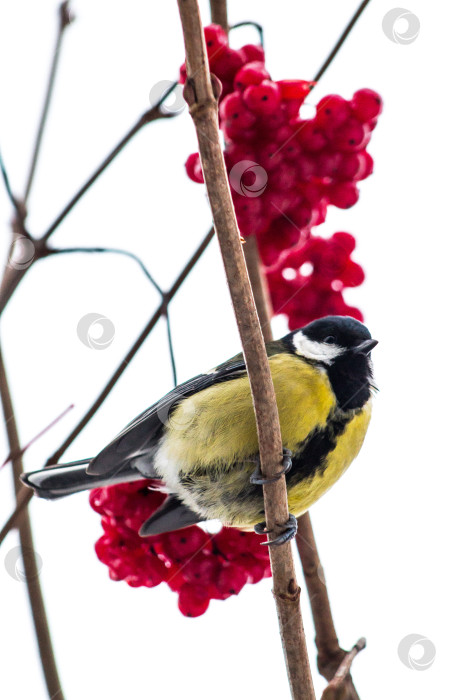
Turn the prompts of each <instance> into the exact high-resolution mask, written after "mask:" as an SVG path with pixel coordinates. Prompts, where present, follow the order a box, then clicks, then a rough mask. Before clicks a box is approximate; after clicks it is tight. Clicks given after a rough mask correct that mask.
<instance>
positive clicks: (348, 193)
mask: <svg viewBox="0 0 467 700" xmlns="http://www.w3.org/2000/svg"><path fill="white" fill-rule="evenodd" d="M327 194H328V197H329V202H330V204H334V206H335V207H339V209H349V208H350V207H353V205H354V204H356V203H357V201H358V194H359V193H358V189H357V187H356V185H355V184H354V183H353V182H338V183H336V184H335V185H331V187H329V189H328V190H327Z"/></svg>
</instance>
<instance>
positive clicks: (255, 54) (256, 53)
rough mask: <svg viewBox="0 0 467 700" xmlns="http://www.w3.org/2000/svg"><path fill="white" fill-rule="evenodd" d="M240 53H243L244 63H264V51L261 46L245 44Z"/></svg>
mask: <svg viewBox="0 0 467 700" xmlns="http://www.w3.org/2000/svg"><path fill="white" fill-rule="evenodd" d="M240 51H241V52H242V53H243V55H244V57H245V62H246V63H250V62H251V61H260V62H261V63H264V49H263V47H262V46H258V45H256V44H245V46H242V48H241V49H240Z"/></svg>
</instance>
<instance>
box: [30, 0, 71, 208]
mask: <svg viewBox="0 0 467 700" xmlns="http://www.w3.org/2000/svg"><path fill="white" fill-rule="evenodd" d="M73 20H74V16H73V15H72V13H71V12H70V9H69V2H68V0H65V2H62V4H61V5H60V7H59V8H58V32H57V41H56V44H55V47H54V51H53V55H52V65H51V68H50V74H49V81H48V84H47V89H46V92H45V99H44V106H43V107H42V113H41V117H40V120H39V126H38V129H37V135H36V141H35V143H34V148H33V152H32V158H31V165H30V166H29V173H28V177H27V181H26V187H25V190H24V204H25V205H26V202H27V200H28V197H29V194H30V192H31V187H32V182H33V180H34V175H35V173H36V167H37V161H38V158H39V151H40V148H41V144H42V137H43V135H44V130H45V125H46V122H47V117H48V114H49V109H50V102H51V99H52V92H53V89H54V85H55V78H56V75H57V68H58V63H59V60H60V55H61V48H62V40H63V35H64V33H65V29H66V28H67V27H69V26H70V24H71V23H72V22H73Z"/></svg>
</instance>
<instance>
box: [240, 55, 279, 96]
mask: <svg viewBox="0 0 467 700" xmlns="http://www.w3.org/2000/svg"><path fill="white" fill-rule="evenodd" d="M270 77H271V76H270V75H269V73H268V72H267V70H266V68H265V67H264V64H263V63H260V62H259V61H253V62H251V63H247V64H246V65H244V66H243V67H242V68H240V70H239V71H238V73H237V74H236V76H235V79H234V88H235V89H236V90H245V88H247V87H248V86H249V85H259V84H260V83H261V82H262V81H263V80H269V79H270Z"/></svg>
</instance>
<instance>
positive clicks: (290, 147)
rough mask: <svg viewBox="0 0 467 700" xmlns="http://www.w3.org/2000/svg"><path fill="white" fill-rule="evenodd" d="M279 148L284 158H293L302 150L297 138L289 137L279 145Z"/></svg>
mask: <svg viewBox="0 0 467 700" xmlns="http://www.w3.org/2000/svg"><path fill="white" fill-rule="evenodd" d="M281 150H282V152H283V154H284V158H285V159H286V160H295V159H296V158H298V157H299V156H300V154H301V152H302V149H301V147H300V143H299V141H298V140H297V139H289V140H288V141H285V142H284V144H283V145H282V146H281Z"/></svg>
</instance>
